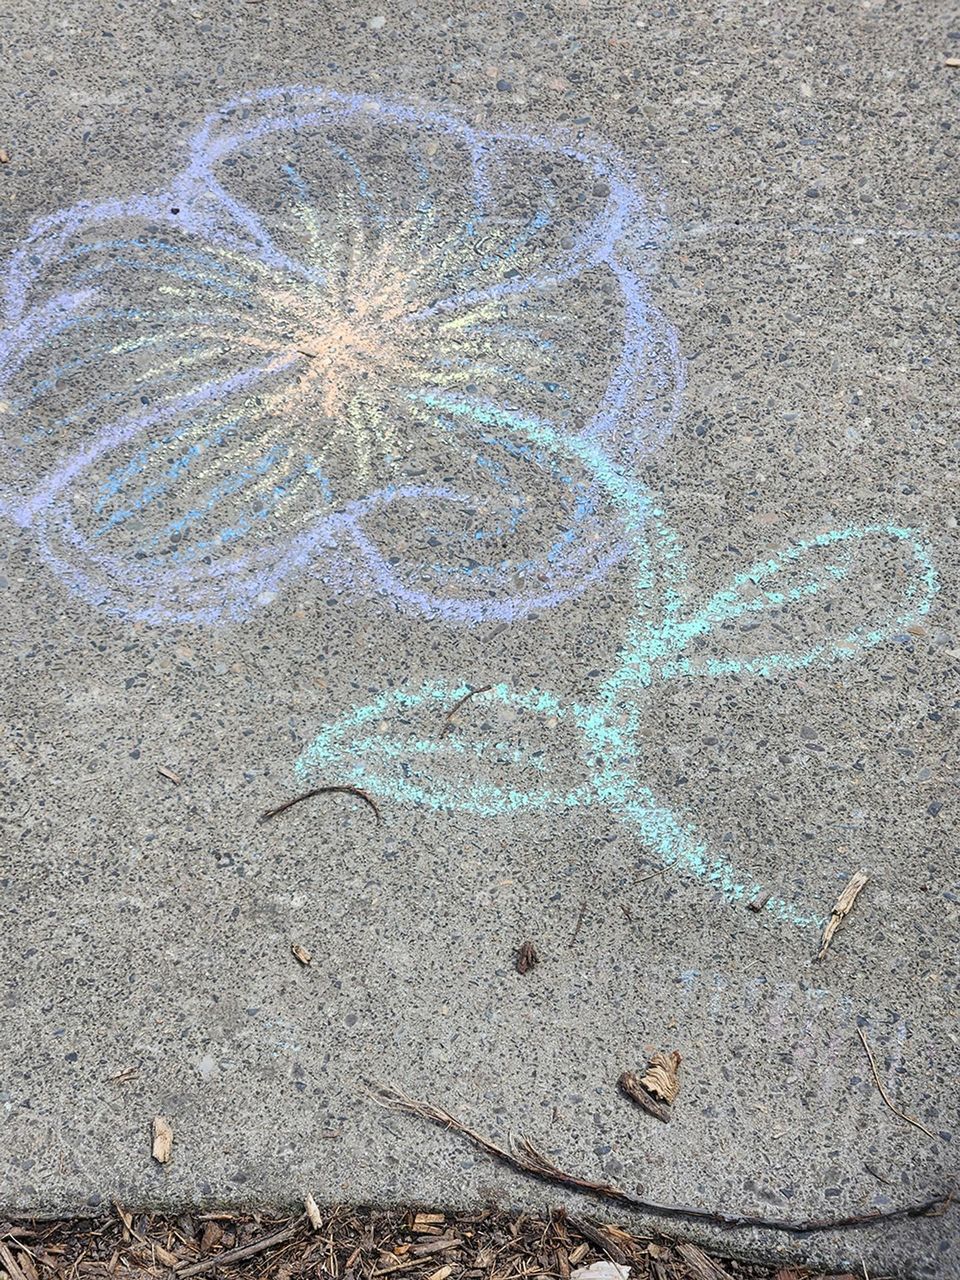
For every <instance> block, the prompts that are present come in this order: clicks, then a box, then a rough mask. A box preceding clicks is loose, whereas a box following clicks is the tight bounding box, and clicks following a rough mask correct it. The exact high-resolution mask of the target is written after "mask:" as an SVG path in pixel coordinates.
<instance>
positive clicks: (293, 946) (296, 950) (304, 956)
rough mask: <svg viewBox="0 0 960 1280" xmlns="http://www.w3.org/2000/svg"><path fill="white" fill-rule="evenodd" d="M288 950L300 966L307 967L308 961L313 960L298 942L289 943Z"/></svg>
mask: <svg viewBox="0 0 960 1280" xmlns="http://www.w3.org/2000/svg"><path fill="white" fill-rule="evenodd" d="M290 950H291V951H292V952H293V954H294V955H295V956H296V958H297V959H298V960H299V961H300V963H301V964H302V965H308V964H309V963H310V961H311V960H312V959H313V956H312V955H311V954H310V952H309V951H308V950H307V948H306V947H301V945H300V943H299V942H291V943H290Z"/></svg>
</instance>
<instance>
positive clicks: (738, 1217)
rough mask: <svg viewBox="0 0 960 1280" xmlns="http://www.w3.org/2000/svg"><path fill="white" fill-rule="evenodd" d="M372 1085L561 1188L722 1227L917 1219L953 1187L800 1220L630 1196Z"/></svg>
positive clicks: (824, 1227)
mask: <svg viewBox="0 0 960 1280" xmlns="http://www.w3.org/2000/svg"><path fill="white" fill-rule="evenodd" d="M368 1087H369V1088H370V1090H371V1092H372V1093H373V1095H374V1096H375V1097H376V1098H377V1099H378V1100H379V1101H380V1103H381V1104H382V1105H383V1106H385V1107H389V1108H390V1109H391V1110H393V1111H399V1112H404V1113H406V1114H407V1115H412V1116H416V1117H417V1118H418V1119H420V1120H427V1121H429V1123H430V1124H435V1125H438V1126H439V1127H440V1128H441V1129H452V1130H453V1132H454V1133H458V1134H460V1135H461V1137H464V1138H466V1139H467V1140H468V1141H469V1142H472V1143H473V1145H474V1146H475V1147H478V1148H479V1149H480V1150H481V1151H484V1152H486V1154H487V1155H489V1156H493V1157H494V1159H496V1160H502V1161H503V1162H504V1164H508V1165H510V1167H511V1168H513V1169H518V1170H519V1171H520V1172H521V1173H527V1174H531V1175H532V1176H533V1177H535V1178H542V1179H543V1180H544V1181H546V1182H552V1183H555V1184H556V1185H558V1186H561V1187H572V1188H573V1189H575V1190H577V1191H586V1192H588V1193H589V1194H591V1195H595V1196H601V1197H603V1198H604V1199H607V1200H615V1201H617V1202H618V1203H620V1204H623V1205H627V1206H629V1207H630V1208H631V1209H639V1210H641V1211H642V1212H644V1213H653V1214H658V1215H659V1216H660V1217H664V1218H692V1219H696V1220H697V1221H699V1222H712V1223H715V1224H717V1225H719V1226H722V1227H757V1228H760V1229H761V1230H764V1231H786V1232H790V1233H791V1234H793V1235H807V1234H809V1233H811V1232H814V1231H838V1230H842V1229H844V1228H847V1227H862V1226H867V1225H870V1224H872V1223H875V1222H888V1221H891V1220H895V1219H897V1218H919V1217H922V1216H923V1215H924V1214H927V1213H930V1211H931V1210H933V1209H938V1208H939V1207H940V1206H941V1205H944V1204H948V1203H949V1201H950V1197H951V1195H952V1192H945V1191H941V1192H938V1193H937V1194H935V1195H932V1196H928V1197H927V1199H926V1200H921V1201H917V1202H916V1203H914V1204H907V1205H901V1206H900V1207H899V1208H894V1209H874V1210H871V1211H869V1212H867V1213H852V1214H847V1215H841V1216H839V1217H836V1218H808V1219H805V1220H804V1219H802V1220H800V1221H796V1222H795V1221H791V1220H789V1219H785V1218H763V1217H755V1216H754V1215H752V1214H749V1213H725V1212H722V1211H720V1210H713V1209H698V1208H694V1207H687V1206H686V1205H678V1204H662V1203H660V1202H658V1201H656V1200H642V1199H640V1197H639V1196H635V1195H632V1194H631V1193H630V1192H629V1191H624V1190H623V1189H622V1188H621V1187H616V1186H614V1185H613V1184H612V1183H609V1182H594V1181H593V1180H592V1179H590V1178H580V1177H578V1176H577V1175H576V1174H573V1173H567V1172H566V1171H565V1170H563V1169H561V1168H559V1167H558V1166H557V1165H555V1164H554V1163H553V1161H552V1160H549V1159H548V1158H547V1157H546V1156H545V1155H543V1154H542V1153H541V1152H539V1151H538V1150H537V1148H536V1147H535V1146H534V1145H533V1143H532V1142H530V1141H529V1140H528V1139H527V1138H522V1137H521V1138H512V1139H511V1141H510V1148H509V1150H508V1149H507V1148H505V1147H501V1146H498V1145H497V1144H496V1143H495V1142H491V1141H490V1139H489V1138H485V1137H484V1136H483V1135H482V1134H480V1133H477V1132H476V1130H475V1129H471V1128H469V1127H468V1126H467V1125H465V1124H462V1123H461V1122H460V1121H459V1120H458V1119H457V1118H456V1117H455V1116H453V1115H451V1114H450V1112H449V1111H444V1109H443V1108H442V1107H435V1106H433V1105H432V1103H429V1102H417V1101H416V1100H415V1099H413V1098H409V1097H407V1095H406V1094H403V1093H400V1092H399V1091H398V1090H396V1089H390V1088H387V1087H386V1086H385V1085H381V1084H375V1083H373V1082H372V1081H370V1082H368Z"/></svg>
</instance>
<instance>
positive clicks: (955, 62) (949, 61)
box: [3, 58, 960, 163]
mask: <svg viewBox="0 0 960 1280" xmlns="http://www.w3.org/2000/svg"><path fill="white" fill-rule="evenodd" d="M943 65H944V66H945V67H960V58H944V60H943ZM4 154H6V153H4ZM8 159H9V157H8ZM3 163H6V161H4V162H3Z"/></svg>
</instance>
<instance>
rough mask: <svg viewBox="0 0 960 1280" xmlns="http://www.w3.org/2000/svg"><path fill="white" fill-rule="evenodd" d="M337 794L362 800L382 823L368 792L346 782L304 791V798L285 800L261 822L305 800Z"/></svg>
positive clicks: (270, 810)
mask: <svg viewBox="0 0 960 1280" xmlns="http://www.w3.org/2000/svg"><path fill="white" fill-rule="evenodd" d="M336 792H339V793H340V794H341V795H345V796H356V797H357V799H358V800H362V801H363V803H364V804H368V805H369V806H370V808H371V809H372V810H373V812H374V813H375V814H376V817H377V821H378V822H379V821H380V810H379V809H378V808H377V805H376V802H375V801H374V799H373V797H372V796H368V795H367V793H366V791H362V790H361V789H360V788H359V787H353V786H351V785H350V784H349V783H346V782H345V783H341V784H340V785H339V786H335V787H314V788H313V789H312V790H311V791H304V793H303V795H302V796H294V797H293V799H292V800H285V801H284V802H283V804H278V805H277V807H276V808H275V809H268V810H267V811H266V813H261V815H260V821H261V822H266V821H267V819H268V818H275V817H276V816H277V815H278V814H280V813H286V811H287V810H288V809H292V808H293V806H294V805H295V804H302V802H303V801H304V800H312V799H313V797H314V796H328V795H332V794H334V793H336Z"/></svg>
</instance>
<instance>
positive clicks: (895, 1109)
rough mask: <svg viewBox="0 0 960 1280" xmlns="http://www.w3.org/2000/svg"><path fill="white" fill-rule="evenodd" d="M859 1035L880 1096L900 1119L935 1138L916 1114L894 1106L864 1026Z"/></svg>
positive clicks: (859, 1028) (858, 1031) (858, 1032)
mask: <svg viewBox="0 0 960 1280" xmlns="http://www.w3.org/2000/svg"><path fill="white" fill-rule="evenodd" d="M857 1035H858V1036H859V1037H860V1043H861V1044H862V1045H863V1047H864V1049H865V1050H866V1052H867V1058H868V1059H869V1062H870V1070H871V1071H872V1072H873V1082H874V1084H875V1085H876V1086H877V1089H878V1090H879V1093H880V1097H881V1098H882V1099H883V1100H884V1102H885V1103H886V1104H887V1106H888V1107H889V1108H890V1110H891V1111H892V1112H893V1114H894V1115H895V1116H899V1117H900V1119H901V1120H905V1121H906V1122H907V1124H912V1125H913V1127H914V1128H915V1129H920V1130H921V1131H922V1132H923V1133H925V1134H926V1135H927V1137H928V1138H935V1137H936V1136H937V1135H936V1134H935V1133H931V1131H930V1130H929V1129H928V1128H927V1126H926V1125H925V1124H921V1123H920V1121H919V1120H918V1119H917V1118H916V1116H908V1115H907V1113H906V1111H901V1110H900V1108H899V1107H896V1106H894V1104H893V1103H892V1102H891V1100H890V1095H889V1094H888V1093H887V1091H886V1089H885V1088H884V1087H883V1081H882V1080H881V1079H880V1072H879V1071H878V1070H877V1063H876V1060H875V1058H874V1056H873V1051H872V1050H871V1048H870V1046H869V1044H868V1043H867V1037H866V1036H865V1035H864V1034H863V1028H862V1027H857Z"/></svg>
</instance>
